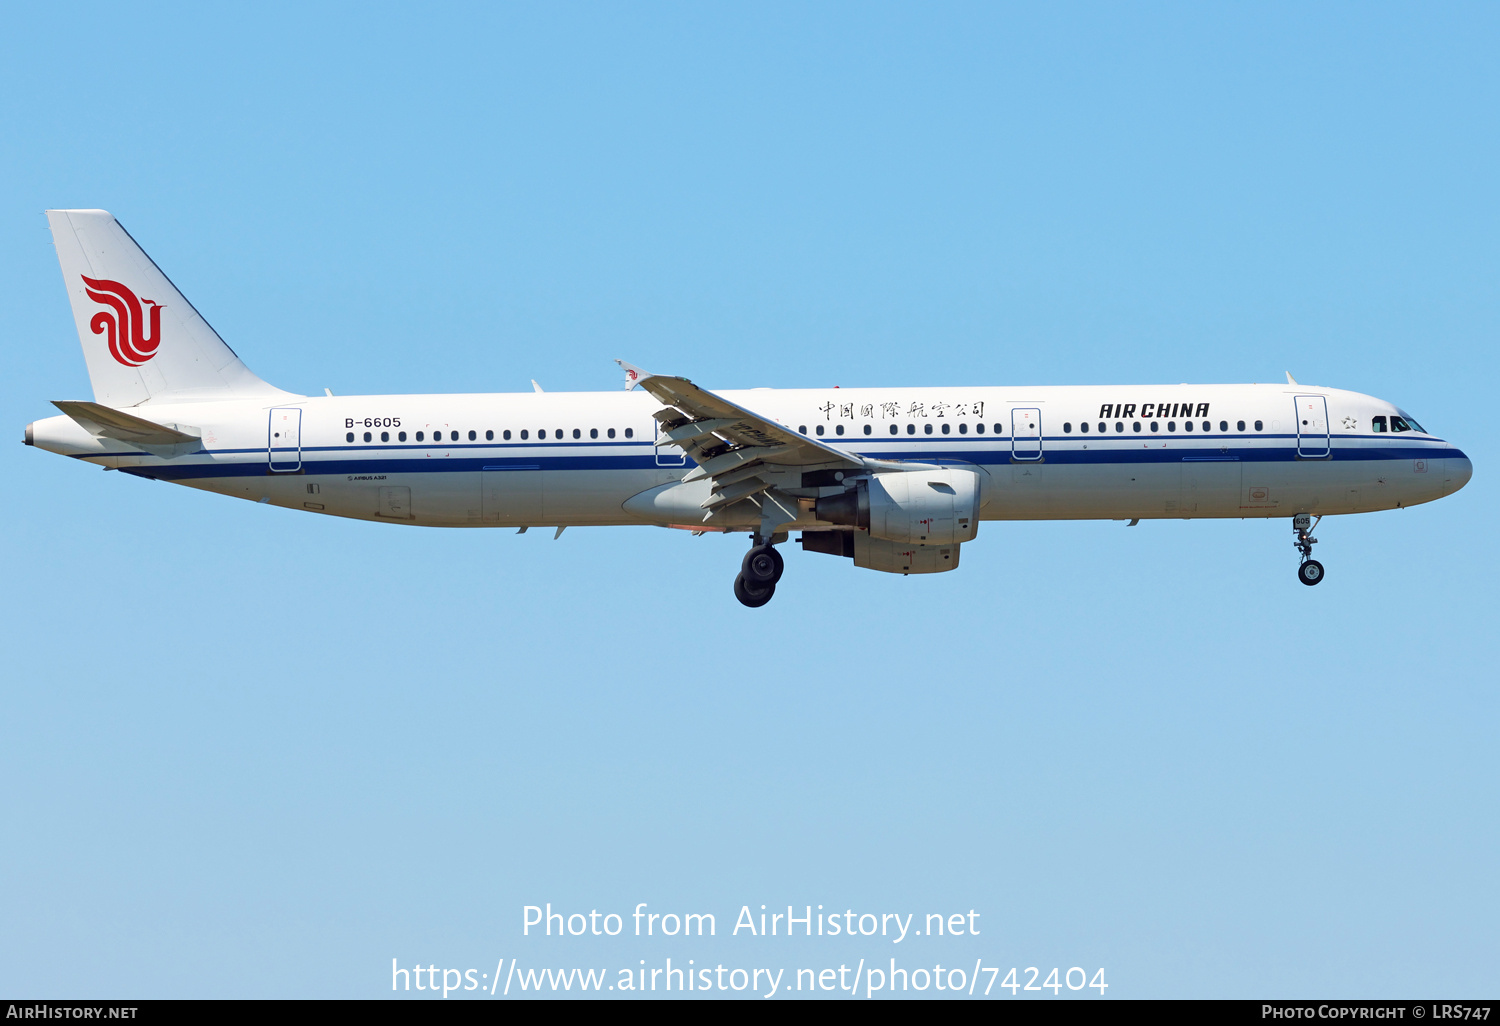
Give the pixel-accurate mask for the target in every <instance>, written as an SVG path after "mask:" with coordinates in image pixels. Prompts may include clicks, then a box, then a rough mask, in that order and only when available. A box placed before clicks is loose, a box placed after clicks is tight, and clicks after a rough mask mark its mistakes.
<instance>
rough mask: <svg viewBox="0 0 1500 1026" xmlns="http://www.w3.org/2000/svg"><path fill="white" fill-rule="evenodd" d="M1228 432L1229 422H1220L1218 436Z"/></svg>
mask: <svg viewBox="0 0 1500 1026" xmlns="http://www.w3.org/2000/svg"><path fill="white" fill-rule="evenodd" d="M1203 430H1204V431H1207V430H1208V428H1204V429H1203ZM1228 431H1229V421H1227V420H1221V421H1219V433H1220V434H1227V433H1228Z"/></svg>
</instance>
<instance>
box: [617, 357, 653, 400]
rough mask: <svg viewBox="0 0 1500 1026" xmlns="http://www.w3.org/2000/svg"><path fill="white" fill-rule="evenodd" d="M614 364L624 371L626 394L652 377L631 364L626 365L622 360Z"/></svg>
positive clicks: (647, 372) (646, 371)
mask: <svg viewBox="0 0 1500 1026" xmlns="http://www.w3.org/2000/svg"><path fill="white" fill-rule="evenodd" d="M615 363H618V364H619V365H620V367H621V368H622V369H624V371H625V391H627V392H629V391H630V390H631V389H632V388H634V387H635V386H636V385H639V384H640V383H641V382H642V381H645V380H646V379H647V378H649V377H653V376H654V375H653V374H652V373H651V372H650V371H648V370H644V369H642V368H640V367H637V366H636V365H635V364H633V363H626V362H625V361H624V360H616V361H615Z"/></svg>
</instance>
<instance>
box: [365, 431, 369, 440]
mask: <svg viewBox="0 0 1500 1026" xmlns="http://www.w3.org/2000/svg"><path fill="white" fill-rule="evenodd" d="M369 440H370V432H368V431H366V432H365V441H367V442H368V441H369Z"/></svg>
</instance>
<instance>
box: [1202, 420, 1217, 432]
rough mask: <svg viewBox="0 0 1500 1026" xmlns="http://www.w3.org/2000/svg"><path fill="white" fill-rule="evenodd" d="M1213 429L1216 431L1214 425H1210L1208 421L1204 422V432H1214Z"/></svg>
mask: <svg viewBox="0 0 1500 1026" xmlns="http://www.w3.org/2000/svg"><path fill="white" fill-rule="evenodd" d="M1213 429H1214V426H1213V424H1211V423H1209V422H1208V421H1206V420H1205V421H1204V422H1203V430H1204V431H1212V430H1213Z"/></svg>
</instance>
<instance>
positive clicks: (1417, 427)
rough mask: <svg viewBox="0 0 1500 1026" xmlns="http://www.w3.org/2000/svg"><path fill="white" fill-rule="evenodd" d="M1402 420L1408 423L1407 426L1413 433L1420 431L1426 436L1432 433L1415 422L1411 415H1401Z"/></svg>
mask: <svg viewBox="0 0 1500 1026" xmlns="http://www.w3.org/2000/svg"><path fill="white" fill-rule="evenodd" d="M1401 419H1402V420H1404V421H1406V424H1407V426H1408V427H1410V428H1411V429H1412V430H1413V431H1420V432H1422V434H1424V435H1426V434H1430V433H1431V432H1429V431H1428V430H1427V429H1426V428H1424V427H1423V426H1422V425H1421V424H1418V423H1417V422H1416V421H1415V420H1413V419H1412V416H1411V414H1409V413H1403V414H1402V415H1401Z"/></svg>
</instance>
